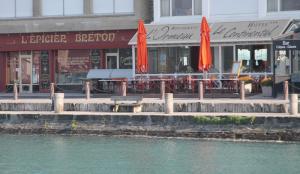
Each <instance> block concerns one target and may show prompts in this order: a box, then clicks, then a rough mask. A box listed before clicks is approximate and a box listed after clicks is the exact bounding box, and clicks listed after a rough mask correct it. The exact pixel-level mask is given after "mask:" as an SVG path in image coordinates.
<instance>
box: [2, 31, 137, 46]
mask: <svg viewBox="0 0 300 174" xmlns="http://www.w3.org/2000/svg"><path fill="white" fill-rule="evenodd" d="M135 32H136V30H107V31H90V32H59V33H57V32H56V33H31V34H2V35H0V43H1V44H0V51H19V50H47V49H97V48H99V49H101V48H127V47H129V46H128V42H129V40H130V39H131V38H132V37H133V35H134V34H135Z"/></svg>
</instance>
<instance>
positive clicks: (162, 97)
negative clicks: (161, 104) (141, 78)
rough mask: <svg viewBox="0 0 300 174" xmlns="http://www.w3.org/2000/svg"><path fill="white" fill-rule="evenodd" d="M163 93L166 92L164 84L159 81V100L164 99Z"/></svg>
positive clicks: (162, 81)
mask: <svg viewBox="0 0 300 174" xmlns="http://www.w3.org/2000/svg"><path fill="white" fill-rule="evenodd" d="M165 92H166V82H165V81H164V80H161V81H160V99H162V100H163V99H164V98H165Z"/></svg>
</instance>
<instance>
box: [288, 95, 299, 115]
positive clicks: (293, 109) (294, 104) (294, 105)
mask: <svg viewBox="0 0 300 174" xmlns="http://www.w3.org/2000/svg"><path fill="white" fill-rule="evenodd" d="M290 114H291V115H297V114H298V94H291V99H290Z"/></svg>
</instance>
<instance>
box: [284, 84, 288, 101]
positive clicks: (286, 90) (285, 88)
mask: <svg viewBox="0 0 300 174" xmlns="http://www.w3.org/2000/svg"><path fill="white" fill-rule="evenodd" d="M283 91H284V100H288V99H289V82H288V81H284V88H283Z"/></svg>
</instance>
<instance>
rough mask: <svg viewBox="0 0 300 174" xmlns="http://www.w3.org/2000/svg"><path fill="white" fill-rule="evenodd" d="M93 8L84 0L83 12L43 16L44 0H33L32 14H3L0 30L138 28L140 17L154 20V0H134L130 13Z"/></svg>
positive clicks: (41, 30) (22, 31) (39, 30)
mask: <svg viewBox="0 0 300 174" xmlns="http://www.w3.org/2000/svg"><path fill="white" fill-rule="evenodd" d="M92 9H93V3H92V0H84V15H80V16H57V17H44V16H42V15H41V13H42V12H41V0H33V17H30V18H13V19H11V18H10V19H5V18H4V19H3V18H2V19H1V20H0V34H1V33H32V32H56V31H93V30H118V29H135V28H137V22H138V19H140V18H141V19H144V20H145V21H146V23H148V22H150V21H151V20H152V1H151V0H134V13H133V14H128V15H94V14H93V12H92Z"/></svg>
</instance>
